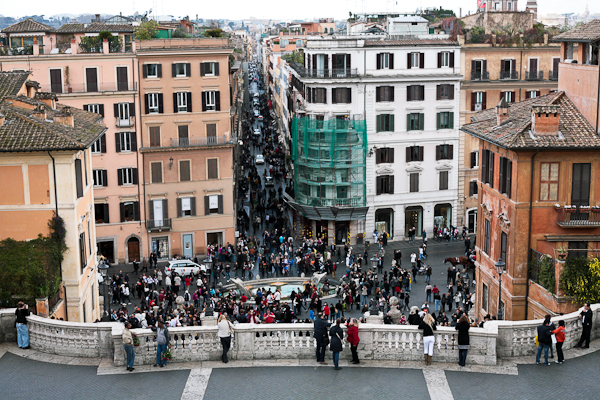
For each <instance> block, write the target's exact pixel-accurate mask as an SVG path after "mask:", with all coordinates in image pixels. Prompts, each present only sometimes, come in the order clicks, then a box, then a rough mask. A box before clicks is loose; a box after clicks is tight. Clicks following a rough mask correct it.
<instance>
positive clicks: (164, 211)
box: [148, 199, 169, 228]
mask: <svg viewBox="0 0 600 400" xmlns="http://www.w3.org/2000/svg"><path fill="white" fill-rule="evenodd" d="M148 205H149V207H148V216H149V217H150V218H149V222H150V227H154V228H158V227H161V226H165V225H168V224H169V201H168V200H167V199H157V200H150V201H149V204H148Z"/></svg>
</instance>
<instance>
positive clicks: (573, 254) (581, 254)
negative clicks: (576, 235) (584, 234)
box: [567, 241, 588, 258]
mask: <svg viewBox="0 0 600 400" xmlns="http://www.w3.org/2000/svg"><path fill="white" fill-rule="evenodd" d="M587 248H588V243H587V242H580V241H576V242H575V241H573V242H569V244H568V250H569V252H568V254H567V257H568V258H587Z"/></svg>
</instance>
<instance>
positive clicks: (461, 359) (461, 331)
mask: <svg viewBox="0 0 600 400" xmlns="http://www.w3.org/2000/svg"><path fill="white" fill-rule="evenodd" d="M470 327H471V325H470V324H469V317H467V315H466V314H463V315H462V316H461V317H460V318H459V320H458V323H457V324H456V326H455V327H454V329H456V330H457V331H458V365H460V366H461V367H464V366H465V364H466V362H467V353H468V351H469V349H470V348H471V346H470V342H469V328H470Z"/></svg>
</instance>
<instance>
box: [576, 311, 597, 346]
mask: <svg viewBox="0 0 600 400" xmlns="http://www.w3.org/2000/svg"><path fill="white" fill-rule="evenodd" d="M592 315H593V313H592V310H591V309H590V303H585V304H584V305H583V310H582V311H581V313H579V318H581V324H582V325H583V331H582V332H581V338H580V339H579V342H577V344H576V345H575V346H574V347H582V346H583V342H585V346H583V347H584V348H586V349H588V348H589V347H590V333H591V332H592Z"/></svg>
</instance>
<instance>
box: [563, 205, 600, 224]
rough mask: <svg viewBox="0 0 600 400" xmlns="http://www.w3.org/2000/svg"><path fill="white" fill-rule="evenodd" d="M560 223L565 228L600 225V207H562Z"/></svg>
mask: <svg viewBox="0 0 600 400" xmlns="http://www.w3.org/2000/svg"><path fill="white" fill-rule="evenodd" d="M557 211H558V213H559V214H558V221H557V223H558V225H559V226H561V227H563V228H597V227H600V209H598V208H581V207H579V208H575V207H573V208H560V209H558V210H557Z"/></svg>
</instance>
